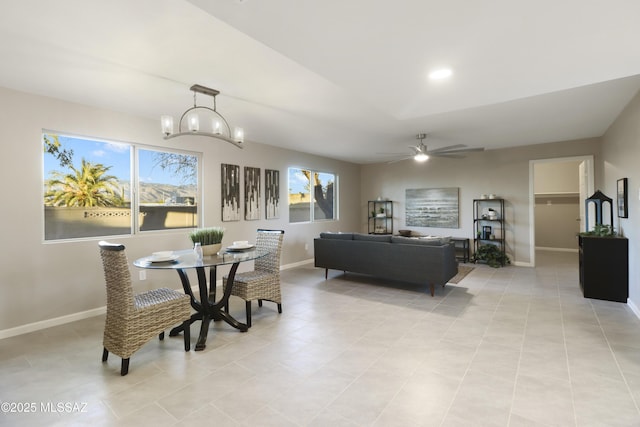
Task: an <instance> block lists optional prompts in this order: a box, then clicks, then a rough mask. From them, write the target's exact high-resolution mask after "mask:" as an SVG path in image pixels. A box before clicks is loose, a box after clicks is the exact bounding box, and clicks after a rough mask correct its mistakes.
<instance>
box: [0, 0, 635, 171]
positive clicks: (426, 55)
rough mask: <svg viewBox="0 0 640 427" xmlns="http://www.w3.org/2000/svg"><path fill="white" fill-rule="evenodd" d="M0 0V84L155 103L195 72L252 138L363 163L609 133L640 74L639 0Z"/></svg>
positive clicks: (181, 106)
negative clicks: (419, 148)
mask: <svg viewBox="0 0 640 427" xmlns="http://www.w3.org/2000/svg"><path fill="white" fill-rule="evenodd" d="M0 6H1V7H2V9H1V10H2V13H1V14H0V58H1V61H2V65H1V66H0V86H4V87H8V88H13V89H17V90H21V91H25V92H31V93H36V94H42V95H46V96H52V97H56V98H61V99H65V100H69V101H73V102H78V103H82V104H87V105H94V106H98V107H104V108H109V109H114V110H117V111H123V112H128V113H133V114H137V115H141V116H145V117H150V118H154V119H158V118H159V116H160V115H161V114H167V113H168V114H173V115H174V116H178V115H179V114H180V113H182V111H184V110H185V109H186V108H188V107H189V106H190V105H191V104H192V101H193V98H192V94H191V92H190V91H189V87H190V86H191V85H192V84H194V83H198V84H201V85H205V86H209V87H213V88H216V89H218V90H220V91H221V92H222V93H221V95H220V96H219V97H218V109H219V111H220V112H222V113H223V114H224V116H225V117H226V118H227V120H228V121H229V122H231V124H232V125H234V124H235V125H241V126H242V127H243V128H244V129H245V133H246V137H247V139H248V140H252V141H256V142H260V143H265V144H271V145H276V146H282V147H286V148H291V149H297V150H301V151H306V152H311V153H316V154H320V155H325V156H329V157H333V158H337V159H342V160H348V161H353V162H358V163H371V162H382V161H386V160H390V159H391V158H392V157H389V156H384V155H380V154H377V153H379V152H398V153H405V152H406V153H407V154H408V153H409V149H408V147H407V146H408V145H413V144H415V142H416V141H415V135H416V134H417V133H419V132H426V133H428V134H430V137H429V138H428V139H427V140H426V143H427V145H429V148H430V149H433V148H439V147H442V146H445V145H450V144H458V143H462V144H467V145H469V146H471V147H486V148H487V149H493V148H502V147H507V146H515V145H527V144H537V143H545V142H553V141H562V140H572V139H579V138H586V137H594V136H601V135H602V134H603V133H604V132H605V131H606V129H607V128H608V127H609V125H610V124H611V123H612V121H613V120H614V119H615V117H616V116H617V115H618V114H619V113H620V111H621V110H622V109H623V108H624V106H625V105H626V104H627V103H628V102H629V100H630V99H631V98H632V97H633V96H634V95H635V93H636V92H637V91H638V89H639V88H640V42H639V41H640V25H638V23H637V21H638V17H639V16H640V2H638V1H636V0H610V1H607V2H604V1H585V0H563V1H557V0H555V1H551V0H538V1H535V2H534V1H530V2H522V1H513V0H485V1H482V2H479V1H477V2H474V1H469V0H449V1H446V2H436V1H433V0H413V1H411V0H404V1H400V0H397V1H393V2H392V1H380V0H377V1H376V0H348V1H345V0H323V1H310V0H269V1H264V0H190V1H184V0H135V1H132V0H109V1H104V0H101V1H98V0H56V1H49V0H21V1H14V0H0ZM442 66H449V67H451V68H452V69H453V73H454V74H453V76H452V77H451V79H449V80H448V81H440V82H430V81H429V80H428V78H427V74H428V73H429V71H431V70H433V69H435V68H438V67H442ZM200 99H202V102H205V101H206V97H205V98H199V100H200ZM199 103H201V102H199ZM159 129H160V127H159V125H158V132H159V133H160V130H159ZM203 141H204V140H203Z"/></svg>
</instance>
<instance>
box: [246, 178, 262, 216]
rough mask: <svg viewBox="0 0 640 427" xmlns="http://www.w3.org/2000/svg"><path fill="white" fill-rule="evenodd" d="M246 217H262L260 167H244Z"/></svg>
mask: <svg viewBox="0 0 640 427" xmlns="http://www.w3.org/2000/svg"><path fill="white" fill-rule="evenodd" d="M244 219H245V220H256V219H260V168H252V167H249V166H245V167H244Z"/></svg>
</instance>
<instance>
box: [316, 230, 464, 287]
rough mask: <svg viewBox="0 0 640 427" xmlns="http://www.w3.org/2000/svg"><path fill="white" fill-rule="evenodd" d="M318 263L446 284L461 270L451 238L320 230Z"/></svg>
mask: <svg viewBox="0 0 640 427" xmlns="http://www.w3.org/2000/svg"><path fill="white" fill-rule="evenodd" d="M313 247H314V254H315V266H316V267H321V268H324V269H325V278H326V277H327V273H328V271H329V269H332V270H342V271H345V272H347V271H350V272H353V273H363V274H370V275H373V276H377V277H381V278H384V279H391V280H399V281H403V282H409V283H415V284H422V285H428V286H429V290H430V292H431V296H433V294H434V291H435V286H436V285H442V286H444V285H445V283H447V282H448V281H449V279H451V278H452V277H453V276H455V275H456V274H457V273H458V261H456V253H455V248H454V246H453V244H452V243H450V242H449V241H448V239H437V238H430V239H416V238H409V237H401V236H391V235H373V234H360V233H320V237H319V238H316V239H314V241H313Z"/></svg>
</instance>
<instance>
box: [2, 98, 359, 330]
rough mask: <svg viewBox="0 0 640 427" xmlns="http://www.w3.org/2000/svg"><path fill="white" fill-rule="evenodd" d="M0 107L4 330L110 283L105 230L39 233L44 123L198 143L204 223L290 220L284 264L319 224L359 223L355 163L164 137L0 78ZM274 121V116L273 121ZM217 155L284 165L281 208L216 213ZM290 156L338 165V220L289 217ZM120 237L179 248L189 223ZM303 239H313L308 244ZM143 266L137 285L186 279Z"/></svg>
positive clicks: (155, 126) (245, 228)
mask: <svg viewBox="0 0 640 427" xmlns="http://www.w3.org/2000/svg"><path fill="white" fill-rule="evenodd" d="M0 117H2V126H0V141H1V142H0V144H2V152H3V155H2V158H1V159H0V171H1V172H0V173H1V174H2V183H3V192H2V199H3V209H2V217H1V220H0V236H2V247H1V249H0V255H1V256H0V337H1V336H2V334H3V331H6V330H9V329H11V328H16V327H18V326H22V325H27V324H31V323H34V322H39V321H45V320H47V319H53V318H57V317H61V316H69V315H72V314H74V313H80V312H85V311H88V310H92V309H96V308H99V307H103V306H104V305H105V289H104V288H105V286H104V281H103V276H102V270H101V268H102V266H101V264H100V259H99V254H98V248H97V241H98V240H99V239H87V240H83V241H73V242H64V243H43V206H42V189H43V181H42V180H43V176H42V174H43V171H42V170H43V166H42V153H43V148H42V143H41V133H42V129H48V130H53V131H58V132H63V133H70V134H75V135H81V136H92V137H97V138H105V139H113V140H119V141H126V142H135V143H141V144H149V145H154V146H159V147H180V148H184V149H186V150H191V151H197V152H202V153H203V165H202V166H203V170H204V183H203V187H204V200H203V202H204V205H203V212H204V225H205V226H214V225H221V226H224V227H225V228H226V229H227V231H226V233H225V238H224V241H223V243H228V242H231V241H233V240H251V239H252V236H255V230H256V229H257V228H260V227H263V228H282V229H284V230H285V240H284V248H283V258H282V263H283V264H285V265H286V264H293V263H297V262H302V261H305V260H308V259H310V258H312V256H313V238H314V237H315V236H317V235H318V234H319V232H320V231H324V230H347V229H356V228H357V227H358V225H359V223H360V216H359V215H360V210H359V203H358V201H359V199H360V179H359V178H360V167H359V166H358V165H354V164H350V163H346V162H340V161H336V160H331V159H328V158H323V157H318V156H313V155H309V154H305V153H301V152H296V151H290V150H283V149H279V148H276V147H271V146H267V145H262V144H255V143H251V142H247V143H246V144H245V145H246V146H245V148H244V150H239V149H237V148H235V147H234V146H232V145H230V144H228V143H225V142H221V141H215V140H211V139H207V138H201V137H187V138H177V139H172V140H170V141H164V140H163V139H162V138H161V134H160V125H159V120H158V119H152V118H140V117H134V116H131V115H125V114H120V113H116V112H112V111H106V110H101V109H97V108H93V107H89V106H85V105H78V104H73V103H68V102H63V101H60V100H56V99H51V98H45V97H41V96H36V95H29V94H25V93H21V92H16V91H12V90H8V89H3V88H0ZM273 125H274V126H278V124H277V123H274V124H273ZM246 131H247V132H248V138H249V139H250V140H251V139H252V138H255V139H259V136H254V135H250V129H247V130H246ZM221 163H232V164H238V165H240V166H241V167H243V166H254V167H259V168H262V169H264V168H270V169H278V170H280V180H281V181H280V188H281V194H280V200H281V201H282V203H284V205H283V206H282V207H281V215H280V218H279V219H277V220H269V221H267V220H259V221H244V220H241V221H238V222H224V223H223V222H222V221H221V214H220V206H221V201H220V164H221ZM290 166H299V167H308V168H313V169H319V170H323V171H328V172H335V173H336V174H337V175H338V179H339V193H338V196H339V200H338V203H339V206H340V218H339V220H338V221H333V222H325V223H317V224H293V225H289V224H288V211H287V207H286V201H287V188H288V185H287V168H288V167H290ZM263 183H264V178H263ZM263 217H264V214H263ZM117 240H118V241H120V242H122V243H124V244H125V245H126V247H127V255H128V257H129V259H130V260H133V259H135V258H138V257H140V256H144V255H147V254H149V253H150V252H152V251H155V250H158V248H162V249H163V250H164V249H169V248H173V249H179V248H187V247H189V245H190V243H189V240H188V238H187V230H178V231H176V230H174V231H168V232H156V233H149V234H144V235H135V236H132V237H125V238H119V239H117ZM305 244H307V245H308V249H307V250H305ZM245 268H246V267H245ZM222 272H223V273H224V272H225V270H223V271H222ZM219 275H220V273H219ZM147 276H148V280H147V281H143V282H139V281H137V280H136V277H137V275H135V274H134V280H135V283H134V287H135V289H136V291H141V290H144V289H149V288H152V287H158V286H169V287H173V288H179V287H180V284H179V280H178V275H177V274H167V272H159V271H148V274H147Z"/></svg>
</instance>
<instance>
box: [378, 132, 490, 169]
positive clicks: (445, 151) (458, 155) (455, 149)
mask: <svg viewBox="0 0 640 427" xmlns="http://www.w3.org/2000/svg"><path fill="white" fill-rule="evenodd" d="M426 137H427V134H425V133H419V134H418V135H416V139H418V140H420V142H419V143H418V145H410V146H409V148H411V149H412V150H413V154H411V155H409V156H406V157H403V158H401V159H396V160H391V161H390V162H387V163H395V162H401V161H403V160H408V159H414V160H415V161H417V162H424V161H426V160H428V159H429V157H449V158H452V159H462V158H464V155H463V154H462V153H469V152H472V151H484V148H467V146H466V145H464V144H456V145H448V146H446V147H442V148H436V149H434V150H429V149H428V148H427V146H426V145H425V144H424V139H425V138H426Z"/></svg>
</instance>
